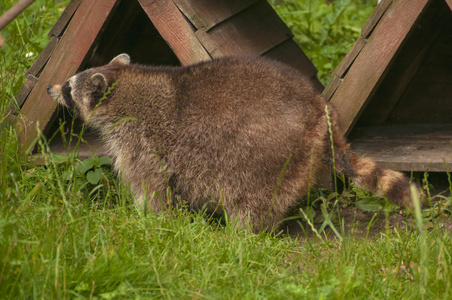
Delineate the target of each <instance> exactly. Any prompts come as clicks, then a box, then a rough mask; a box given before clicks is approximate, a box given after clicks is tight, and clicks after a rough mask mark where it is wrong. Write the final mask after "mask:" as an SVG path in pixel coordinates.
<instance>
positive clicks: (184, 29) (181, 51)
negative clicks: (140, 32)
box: [138, 0, 212, 65]
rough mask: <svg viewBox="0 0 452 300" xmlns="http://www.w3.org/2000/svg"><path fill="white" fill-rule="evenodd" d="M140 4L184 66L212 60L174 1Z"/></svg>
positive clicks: (142, 0)
mask: <svg viewBox="0 0 452 300" xmlns="http://www.w3.org/2000/svg"><path fill="white" fill-rule="evenodd" d="M138 2H139V3H140V5H141V7H142V8H143V10H144V11H145V12H146V14H147V15H148V17H149V19H151V21H152V23H153V24H154V26H155V27H156V28H157V30H158V31H159V33H160V34H161V36H162V37H163V38H164V39H165V41H166V42H167V43H168V45H169V46H170V47H171V49H172V50H173V52H174V53H175V54H176V56H177V57H178V58H179V60H180V62H181V64H182V65H190V64H193V63H197V62H200V61H205V60H211V59H212V58H211V57H210V55H209V54H208V53H207V51H206V50H205V49H204V47H203V46H202V45H201V43H200V42H199V41H198V39H197V38H196V36H195V34H194V31H193V29H192V27H191V25H190V24H189V22H188V21H187V20H186V19H185V17H184V15H183V14H182V13H181V12H180V11H179V9H178V8H177V6H176V5H175V4H174V3H173V1H171V0H159V1H154V0H138Z"/></svg>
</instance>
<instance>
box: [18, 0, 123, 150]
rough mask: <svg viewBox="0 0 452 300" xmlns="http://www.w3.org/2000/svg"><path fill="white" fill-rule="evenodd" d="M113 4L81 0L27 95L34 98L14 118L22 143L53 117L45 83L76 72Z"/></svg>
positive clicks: (26, 143)
mask: <svg viewBox="0 0 452 300" xmlns="http://www.w3.org/2000/svg"><path fill="white" fill-rule="evenodd" d="M115 4H116V1H115V0H103V1H102V2H98V1H83V2H82V3H81V4H80V6H79V7H78V9H77V11H76V13H75V15H74V16H73V20H72V22H71V23H70V24H69V25H68V28H67V29H66V31H65V34H64V38H62V39H61V41H60V42H59V43H58V46H57V47H56V48H55V50H54V52H53V54H52V56H51V57H50V58H49V60H48V62H47V64H46V67H45V68H44V69H43V70H42V73H41V76H40V77H39V80H38V81H37V82H36V84H35V85H34V87H33V89H32V90H31V92H30V95H29V96H28V98H29V99H33V101H26V102H25V103H24V105H23V106H22V108H21V110H20V114H19V117H18V118H16V120H17V122H18V129H19V139H20V142H21V144H22V145H24V146H25V147H28V146H29V145H30V144H31V143H32V141H33V140H34V139H35V137H36V136H37V131H36V127H39V128H40V130H41V131H43V132H46V131H47V129H49V127H50V126H51V125H52V122H53V120H54V118H55V114H54V113H55V108H56V103H55V102H54V101H53V100H52V99H50V97H48V95H47V92H46V87H47V85H48V84H49V83H55V82H63V81H64V80H66V79H67V78H69V77H70V76H71V75H73V74H75V73H76V72H77V69H78V67H79V66H80V65H81V63H82V61H83V60H84V59H85V56H86V54H87V53H88V51H89V49H90V48H91V45H92V44H93V42H94V40H95V39H96V37H97V35H98V33H99V31H100V29H101V28H102V26H103V24H104V22H105V21H106V19H107V17H108V15H109V12H110V11H111V10H112V9H113V6H114V5H115Z"/></svg>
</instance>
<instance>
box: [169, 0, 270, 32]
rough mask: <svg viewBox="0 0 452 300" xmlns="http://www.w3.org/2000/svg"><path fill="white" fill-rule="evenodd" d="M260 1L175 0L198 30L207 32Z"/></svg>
mask: <svg viewBox="0 0 452 300" xmlns="http://www.w3.org/2000/svg"><path fill="white" fill-rule="evenodd" d="M258 1H262V0H216V1H212V0H173V2H174V3H175V4H176V6H177V7H178V8H179V9H180V10H181V11H182V13H183V14H184V15H185V16H186V17H187V19H189V20H190V22H191V23H192V24H193V25H194V26H195V27H196V29H201V28H202V29H204V30H205V31H208V30H209V29H210V28H212V27H213V26H215V25H216V24H218V23H220V22H223V21H224V20H227V19H229V18H230V17H232V16H233V15H235V14H237V13H239V12H241V11H242V10H244V9H246V8H248V7H249V6H251V5H253V4H254V3H256V2H258Z"/></svg>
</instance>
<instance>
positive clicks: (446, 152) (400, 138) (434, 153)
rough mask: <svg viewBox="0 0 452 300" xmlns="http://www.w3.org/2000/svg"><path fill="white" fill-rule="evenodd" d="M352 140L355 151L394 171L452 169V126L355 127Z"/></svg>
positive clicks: (351, 136)
mask: <svg viewBox="0 0 452 300" xmlns="http://www.w3.org/2000/svg"><path fill="white" fill-rule="evenodd" d="M349 138H350V141H351V142H352V143H351V145H352V149H353V150H354V151H356V152H357V153H359V154H361V155H364V156H368V157H372V158H373V159H375V160H376V161H377V162H378V163H379V164H381V165H383V166H386V167H388V168H391V169H396V170H401V171H408V172H409V171H432V172H444V171H447V169H448V168H449V170H452V124H444V125H443V124H436V125H432V124H426V125H415V126H413V125H387V126H374V127H355V128H354V129H353V131H352V133H351V134H350V137H349ZM446 164H447V166H446Z"/></svg>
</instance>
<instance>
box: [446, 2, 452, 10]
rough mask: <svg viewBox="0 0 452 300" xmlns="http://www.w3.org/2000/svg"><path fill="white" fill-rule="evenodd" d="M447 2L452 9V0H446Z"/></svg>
mask: <svg viewBox="0 0 452 300" xmlns="http://www.w3.org/2000/svg"><path fill="white" fill-rule="evenodd" d="M446 3H447V5H448V6H449V8H450V10H452V0H446Z"/></svg>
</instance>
